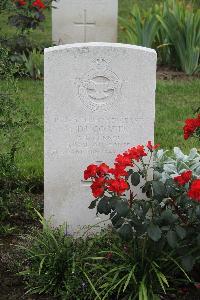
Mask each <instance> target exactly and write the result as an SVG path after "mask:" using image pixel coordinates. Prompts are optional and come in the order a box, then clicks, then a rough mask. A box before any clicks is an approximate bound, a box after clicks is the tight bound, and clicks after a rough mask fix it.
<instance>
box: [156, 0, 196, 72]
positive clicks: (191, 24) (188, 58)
mask: <svg viewBox="0 0 200 300" xmlns="http://www.w3.org/2000/svg"><path fill="white" fill-rule="evenodd" d="M158 19H159V21H160V23H161V25H162V27H163V29H164V31H165V33H166V35H167V38H168V45H170V47H172V48H173V49H174V51H173V49H172V54H173V53H175V55H176V59H175V61H176V66H177V67H178V68H181V70H183V71H184V72H185V73H186V74H188V75H192V74H193V73H195V72H198V71H199V70H200V66H199V58H200V9H198V10H197V11H195V10H192V8H191V7H190V9H188V8H186V6H185V4H184V3H181V2H180V3H179V2H178V1H174V0H173V1H171V0H168V1H166V2H165V3H164V5H163V13H162V15H161V16H158ZM172 28H173V30H172ZM164 43H166V41H164V42H163V44H164ZM168 47H169V46H168Z"/></svg>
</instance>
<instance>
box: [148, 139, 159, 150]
mask: <svg viewBox="0 0 200 300" xmlns="http://www.w3.org/2000/svg"><path fill="white" fill-rule="evenodd" d="M158 147H160V144H156V145H154V146H153V145H152V142H151V141H148V143H147V148H148V149H149V150H150V151H151V152H153V151H154V150H156V149H157V148H158Z"/></svg>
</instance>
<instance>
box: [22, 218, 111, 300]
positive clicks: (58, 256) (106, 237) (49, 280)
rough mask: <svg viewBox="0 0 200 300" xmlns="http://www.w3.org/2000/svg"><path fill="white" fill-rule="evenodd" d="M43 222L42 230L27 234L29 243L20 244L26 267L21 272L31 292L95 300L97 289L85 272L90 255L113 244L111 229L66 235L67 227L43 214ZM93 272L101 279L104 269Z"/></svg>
mask: <svg viewBox="0 0 200 300" xmlns="http://www.w3.org/2000/svg"><path fill="white" fill-rule="evenodd" d="M40 222H41V224H42V226H43V229H42V231H39V232H38V231H37V232H33V233H32V235H30V236H27V237H26V240H25V246H24V245H21V246H20V250H21V251H22V253H23V255H24V264H23V267H24V270H23V271H21V272H20V275H22V276H23V277H24V279H25V280H26V283H27V293H28V294H47V295H50V297H55V298H56V299H57V298H58V299H63V300H64V299H70V300H93V299H94V292H93V290H92V289H91V288H90V285H89V284H88V283H87V279H86V278H85V275H84V273H85V271H86V270H87V269H90V262H89V261H88V260H87V259H86V257H87V256H91V255H92V254H94V253H97V252H98V251H100V249H102V247H110V244H111V241H110V234H109V232H102V233H101V234H98V235H95V236H91V237H87V238H85V239H82V238H77V239H75V238H73V237H72V236H70V235H67V234H66V232H65V230H66V228H65V227H64V226H61V227H59V228H57V229H53V228H52V227H51V224H50V222H47V221H45V220H44V219H43V218H42V217H41V216H40ZM90 274H92V276H93V277H94V278H98V277H99V275H100V274H101V275H102V274H103V272H102V270H101V268H99V269H98V268H97V269H96V270H91V272H90Z"/></svg>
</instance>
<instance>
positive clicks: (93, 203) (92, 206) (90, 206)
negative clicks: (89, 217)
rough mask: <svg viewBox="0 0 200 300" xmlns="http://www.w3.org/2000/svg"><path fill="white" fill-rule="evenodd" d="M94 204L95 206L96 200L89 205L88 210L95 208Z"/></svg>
mask: <svg viewBox="0 0 200 300" xmlns="http://www.w3.org/2000/svg"><path fill="white" fill-rule="evenodd" d="M96 204H97V200H93V201H92V202H91V203H90V205H89V206H88V208H89V209H93V208H95V207H96Z"/></svg>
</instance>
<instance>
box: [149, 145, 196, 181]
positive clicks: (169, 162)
mask: <svg viewBox="0 0 200 300" xmlns="http://www.w3.org/2000/svg"><path fill="white" fill-rule="evenodd" d="M187 170H191V171H192V172H193V174H194V176H196V177H200V154H199V153H198V151H197V149H195V148H193V149H191V150H190V153H189V155H186V154H184V153H183V152H182V151H181V149H180V148H178V147H174V153H173V156H169V155H168V151H164V150H163V149H160V150H158V151H156V152H155V154H154V177H155V178H156V179H159V180H161V181H162V182H166V180H168V179H173V178H174V177H176V176H178V175H180V174H181V173H183V172H185V171H187Z"/></svg>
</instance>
